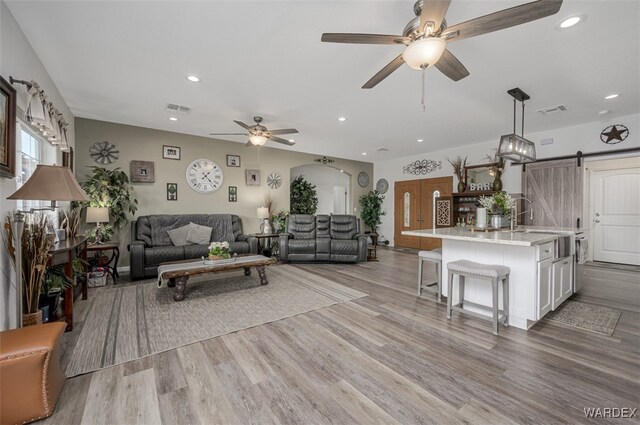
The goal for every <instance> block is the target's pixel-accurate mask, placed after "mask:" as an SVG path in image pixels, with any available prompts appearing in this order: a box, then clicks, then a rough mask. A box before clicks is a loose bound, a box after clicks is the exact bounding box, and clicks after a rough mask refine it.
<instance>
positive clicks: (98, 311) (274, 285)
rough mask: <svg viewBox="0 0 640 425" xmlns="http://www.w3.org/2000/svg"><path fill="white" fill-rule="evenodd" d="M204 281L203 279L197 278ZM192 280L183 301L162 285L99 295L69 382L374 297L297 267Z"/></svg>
mask: <svg viewBox="0 0 640 425" xmlns="http://www.w3.org/2000/svg"><path fill="white" fill-rule="evenodd" d="M198 277H199V278H198ZM198 277H196V278H192V279H190V280H189V282H188V284H187V294H186V298H185V299H184V301H180V302H175V301H173V298H172V294H173V288H167V287H164V288H158V287H157V286H156V284H155V283H146V284H141V285H132V286H126V287H120V288H118V287H114V288H109V289H104V290H102V291H97V292H96V295H95V297H93V300H91V303H92V304H91V306H90V307H89V310H88V312H87V315H86V319H85V322H84V324H83V326H82V331H81V333H80V335H79V337H78V340H77V343H76V345H75V347H74V348H73V351H72V353H71V355H70V358H69V361H68V362H67V366H66V370H65V372H66V375H67V376H68V377H71V376H76V375H80V374H83V373H87V372H92V371H95V370H98V369H102V368H105V367H109V366H113V365H116V364H120V363H124V362H127V361H130V360H135V359H139V358H141V357H146V356H149V355H152V354H156V353H160V352H162V351H167V350H171V349H174V348H178V347H181V346H184V345H188V344H192V343H194V342H198V341H202V340H205V339H209V338H213V337H216V336H220V335H224V334H227V333H230V332H235V331H239V330H242V329H247V328H250V327H254V326H258V325H261V324H264V323H269V322H273V321H276V320H280V319H284V318H287V317H291V316H295V315H297V314H301V313H306V312H308V311H312V310H317V309H320V308H323V307H327V306H330V305H333V304H337V303H341V302H345V301H350V300H354V299H357V298H361V297H364V296H366V295H367V294H365V293H363V292H360V291H356V290H354V289H350V288H347V287H346V286H343V285H340V284H338V283H336V282H333V281H331V280H329V279H326V278H323V277H321V276H317V275H314V274H312V273H309V272H306V271H303V270H300V269H298V268H295V267H294V266H290V265H282V266H275V267H268V268H267V277H268V279H269V284H268V285H265V286H263V285H260V278H259V277H258V274H257V273H256V272H255V270H254V271H253V273H252V275H251V276H250V277H246V276H244V274H243V271H242V270H240V271H238V272H235V271H234V272H229V273H218V274H211V275H201V276H198Z"/></svg>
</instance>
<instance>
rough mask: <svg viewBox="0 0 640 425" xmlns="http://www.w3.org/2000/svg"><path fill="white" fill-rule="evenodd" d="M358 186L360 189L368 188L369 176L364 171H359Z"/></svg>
mask: <svg viewBox="0 0 640 425" xmlns="http://www.w3.org/2000/svg"><path fill="white" fill-rule="evenodd" d="M358 184H359V185H360V187H367V186H369V174H367V173H366V172H364V171H360V174H358Z"/></svg>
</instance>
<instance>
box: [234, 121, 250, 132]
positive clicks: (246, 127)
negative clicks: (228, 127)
mask: <svg viewBox="0 0 640 425" xmlns="http://www.w3.org/2000/svg"><path fill="white" fill-rule="evenodd" d="M233 122H234V123H236V124H238V125H239V126H240V127H242V128H245V129H247V130H249V129H250V128H251V127H249V126H248V125H247V124H245V123H243V122H242V121H236V120H233Z"/></svg>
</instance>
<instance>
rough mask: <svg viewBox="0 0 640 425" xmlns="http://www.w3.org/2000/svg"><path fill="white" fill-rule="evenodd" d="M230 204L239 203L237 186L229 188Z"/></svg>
mask: <svg viewBox="0 0 640 425" xmlns="http://www.w3.org/2000/svg"><path fill="white" fill-rule="evenodd" d="M229 202H238V187H237V186H229Z"/></svg>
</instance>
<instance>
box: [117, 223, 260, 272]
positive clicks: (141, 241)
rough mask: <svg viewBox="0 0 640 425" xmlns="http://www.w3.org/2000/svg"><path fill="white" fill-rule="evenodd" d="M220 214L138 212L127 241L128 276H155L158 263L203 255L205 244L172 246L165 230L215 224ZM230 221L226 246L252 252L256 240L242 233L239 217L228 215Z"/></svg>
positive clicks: (238, 250) (254, 249)
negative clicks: (231, 237)
mask: <svg viewBox="0 0 640 425" xmlns="http://www.w3.org/2000/svg"><path fill="white" fill-rule="evenodd" d="M221 216H222V215H221V214H163V215H153V216H140V217H138V219H137V220H136V221H132V222H131V243H130V244H129V259H130V262H129V264H130V266H131V279H142V278H146V277H154V276H157V275H158V266H159V265H160V263H166V262H168V261H179V260H189V259H195V258H200V257H203V256H206V255H207V253H208V250H209V245H208V244H207V245H186V246H174V245H173V243H172V242H171V238H170V237H169V235H168V233H167V231H168V230H171V229H177V228H179V227H182V226H186V225H189V223H195V224H199V225H202V226H207V227H214V228H215V226H216V223H219V222H220V217H221ZM227 220H228V218H227ZM231 223H232V227H233V241H229V248H230V250H231V251H233V252H236V253H238V254H249V253H251V254H256V253H257V252H258V240H257V239H256V238H255V237H252V236H247V235H244V234H243V233H242V220H240V217H238V216H237V215H231ZM227 224H228V221H227ZM227 229H228V226H227ZM214 240H215V230H214V231H213V232H212V233H211V240H210V241H211V242H213V241H214Z"/></svg>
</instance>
